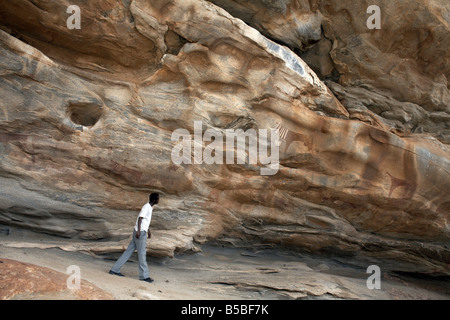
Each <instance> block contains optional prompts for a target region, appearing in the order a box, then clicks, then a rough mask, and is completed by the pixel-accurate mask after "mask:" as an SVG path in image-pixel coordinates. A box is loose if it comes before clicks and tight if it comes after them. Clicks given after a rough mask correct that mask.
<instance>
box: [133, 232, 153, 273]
mask: <svg viewBox="0 0 450 320" xmlns="http://www.w3.org/2000/svg"><path fill="white" fill-rule="evenodd" d="M135 240H136V247H137V253H138V258H139V279H140V280H144V279H147V278H149V277H150V275H149V272H148V265H147V249H146V247H147V232H144V231H141V235H140V237H139V239H135Z"/></svg>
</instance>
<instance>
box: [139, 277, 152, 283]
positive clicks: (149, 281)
mask: <svg viewBox="0 0 450 320" xmlns="http://www.w3.org/2000/svg"><path fill="white" fill-rule="evenodd" d="M140 280H141V281H145V282H148V283H152V282H153V281H155V280H153V279H152V278H146V279H140Z"/></svg>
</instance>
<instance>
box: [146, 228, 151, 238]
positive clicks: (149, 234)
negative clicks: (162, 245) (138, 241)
mask: <svg viewBox="0 0 450 320" xmlns="http://www.w3.org/2000/svg"><path fill="white" fill-rule="evenodd" d="M151 237H152V233H151V232H150V230H148V234H147V238H149V239H150V238H151Z"/></svg>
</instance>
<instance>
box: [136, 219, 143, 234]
mask: <svg viewBox="0 0 450 320" xmlns="http://www.w3.org/2000/svg"><path fill="white" fill-rule="evenodd" d="M142 219H143V218H142V217H139V218H138V223H137V225H138V229H137V232H136V238H138V239H139V237H140V236H141V222H142Z"/></svg>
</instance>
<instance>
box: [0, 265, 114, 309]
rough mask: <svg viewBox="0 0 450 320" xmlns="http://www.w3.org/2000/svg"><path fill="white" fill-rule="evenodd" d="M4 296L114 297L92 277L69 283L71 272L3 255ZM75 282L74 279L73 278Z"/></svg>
mask: <svg viewBox="0 0 450 320" xmlns="http://www.w3.org/2000/svg"><path fill="white" fill-rule="evenodd" d="M0 271H1V272H0V300H10V299H15V300H17V299H19V300H22V299H26V300H30V299H31V300H34V299H37V300H111V299H113V297H112V296H111V295H110V294H109V293H107V292H104V291H103V290H101V289H99V288H98V287H97V286H95V285H93V284H91V283H90V282H88V281H85V280H80V284H79V287H75V285H74V286H73V287H70V288H69V287H68V285H67V282H68V281H69V282H70V281H71V280H70V279H69V280H68V278H69V276H70V274H69V275H65V274H63V273H60V272H57V271H54V270H52V269H49V268H44V267H40V266H36V265H33V264H30V263H24V262H19V261H15V260H11V259H4V258H1V259H0ZM70 283H71V282H70Z"/></svg>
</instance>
